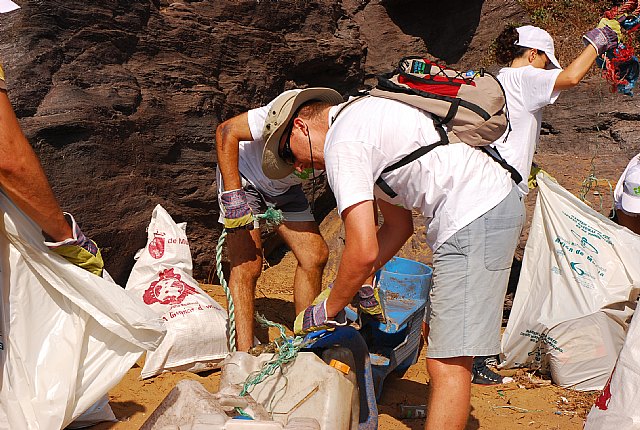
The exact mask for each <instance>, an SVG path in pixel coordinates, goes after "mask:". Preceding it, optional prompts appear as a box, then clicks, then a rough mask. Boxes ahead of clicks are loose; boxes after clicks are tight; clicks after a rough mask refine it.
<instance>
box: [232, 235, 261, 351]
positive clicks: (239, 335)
mask: <svg viewBox="0 0 640 430" xmlns="http://www.w3.org/2000/svg"><path fill="white" fill-rule="evenodd" d="M227 252H228V253H229V260H230V262H231V274H230V276H229V289H230V290H231V296H232V297H233V303H234V306H235V320H236V345H237V348H238V351H247V350H248V349H249V348H251V347H252V346H253V328H254V327H253V325H254V322H253V315H254V298H255V291H256V283H257V282H258V278H259V277H260V273H261V272H262V239H261V238H260V229H254V230H239V231H236V232H234V233H229V234H228V235H227Z"/></svg>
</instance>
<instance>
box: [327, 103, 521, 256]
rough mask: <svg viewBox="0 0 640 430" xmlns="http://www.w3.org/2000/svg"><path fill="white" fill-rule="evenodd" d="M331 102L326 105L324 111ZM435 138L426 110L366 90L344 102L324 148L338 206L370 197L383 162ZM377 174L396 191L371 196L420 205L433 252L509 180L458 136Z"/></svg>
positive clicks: (501, 193) (502, 192) (498, 197)
mask: <svg viewBox="0 0 640 430" xmlns="http://www.w3.org/2000/svg"><path fill="white" fill-rule="evenodd" d="M338 108H339V106H338V107H334V108H332V109H331V111H330V117H331V118H333V116H334V115H335V114H336V112H337V109H338ZM438 140H439V136H438V133H437V132H436V130H435V127H434V125H433V121H432V119H431V116H430V115H429V114H428V113H426V112H424V111H421V110H420V109H416V108H414V107H412V106H409V105H406V104H404V103H400V102H397V101H393V100H387V99H382V98H377V97H367V98H365V99H363V100H360V101H357V102H355V103H353V104H352V105H351V106H348V107H347V108H345V110H344V111H342V112H341V113H340V114H339V116H338V117H337V118H336V119H335V122H334V123H332V124H331V126H330V128H329V132H328V133H327V138H326V141H325V147H324V156H325V170H326V172H327V179H328V181H329V185H330V186H331V189H332V190H333V193H334V194H335V197H336V201H337V205H338V212H339V213H342V211H344V210H345V209H347V208H349V207H350V206H353V205H354V204H357V203H360V202H363V201H367V200H372V199H373V197H374V185H375V181H376V180H377V179H378V177H379V176H380V173H381V172H382V170H383V169H384V168H386V167H387V166H389V165H391V164H392V163H394V162H396V161H398V160H400V159H401V158H402V157H403V156H405V155H407V154H409V153H411V152H413V151H414V150H415V149H417V148H419V147H421V146H425V145H428V144H430V143H434V142H437V141H438ZM383 177H384V180H385V181H386V182H387V184H388V185H389V186H390V187H391V188H392V189H393V190H394V191H395V192H396V193H397V194H398V196H397V197H395V198H393V199H391V198H390V197H389V196H387V195H386V194H385V193H384V192H382V191H381V190H380V189H379V188H378V187H375V196H376V197H377V198H380V199H382V200H384V201H387V202H391V203H393V204H398V205H401V206H403V207H404V208H406V209H414V208H415V209H418V210H420V211H421V212H422V214H423V215H424V216H425V218H426V223H427V243H428V244H429V246H430V247H431V249H432V250H434V251H435V250H436V249H437V248H438V247H439V246H440V245H441V244H442V243H443V242H444V241H446V240H447V239H448V238H449V237H450V236H451V235H452V234H454V233H455V232H457V231H458V230H460V229H461V228H462V227H464V226H466V225H468V224H469V223H470V222H471V221H473V220H475V219H476V218H478V217H479V216H481V215H483V214H484V213H485V212H487V211H488V210H490V209H492V208H493V207H495V206H496V205H497V204H498V203H500V202H501V201H502V200H503V199H504V198H505V197H506V195H507V194H508V193H509V192H510V190H511V189H512V187H513V181H512V180H511V177H510V175H509V173H508V172H507V171H506V170H505V169H503V168H502V167H500V165H498V163H496V162H495V161H494V160H492V159H491V158H490V157H489V156H488V155H486V154H485V153H483V152H482V151H480V150H478V149H474V148H472V147H470V146H469V145H467V144H464V143H455V144H449V145H443V146H440V147H437V148H435V149H433V150H432V151H430V152H429V153H427V154H426V155H423V156H422V157H420V158H418V159H417V160H415V161H413V162H411V163H409V164H407V165H405V166H403V167H401V168H399V169H397V170H393V171H391V172H389V173H386V174H384V176H383Z"/></svg>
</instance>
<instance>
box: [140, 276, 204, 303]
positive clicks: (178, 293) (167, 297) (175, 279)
mask: <svg viewBox="0 0 640 430" xmlns="http://www.w3.org/2000/svg"><path fill="white" fill-rule="evenodd" d="M191 294H199V293H198V291H197V290H196V289H195V288H194V287H192V286H191V285H187V284H185V283H184V282H182V281H181V280H180V275H179V274H178V273H173V269H167V270H163V271H161V272H160V273H159V275H158V280H157V281H153V282H152V283H151V285H150V286H149V288H147V289H146V290H145V292H144V294H143V295H142V300H143V301H144V302H145V303H146V304H148V305H151V304H153V303H160V304H161V305H177V304H180V303H182V302H183V300H184V299H185V298H186V297H187V296H188V295H191Z"/></svg>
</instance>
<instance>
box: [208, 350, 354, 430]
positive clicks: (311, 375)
mask: <svg viewBox="0 0 640 430" xmlns="http://www.w3.org/2000/svg"><path fill="white" fill-rule="evenodd" d="M273 358H274V356H273V355H272V354H261V355H260V356H258V357H254V356H252V355H249V354H247V353H242V352H234V353H233V354H231V355H229V357H227V358H226V359H225V361H224V362H223V363H222V374H221V376H220V390H222V389H223V388H225V387H227V386H230V385H242V384H244V382H245V380H247V378H248V377H249V375H251V374H252V373H254V372H256V371H260V369H262V367H263V365H264V364H265V363H267V362H269V361H271V360H272V359H273ZM353 391H354V384H353V383H352V382H351V381H349V380H348V379H347V378H346V377H345V375H344V374H343V373H341V372H340V371H338V370H337V369H335V368H333V367H331V366H328V365H327V364H325V362H324V361H322V360H321V359H320V358H319V357H318V356H317V355H315V354H314V353H312V352H300V353H299V354H298V356H297V357H296V359H295V360H294V361H293V362H291V363H287V364H284V365H283V366H281V367H280V368H278V370H277V371H276V372H275V373H274V374H273V375H270V376H268V377H267V378H266V379H265V380H264V381H262V382H261V383H259V384H257V385H256V386H254V387H253V388H252V389H251V390H250V392H249V394H250V395H251V397H253V398H254V399H255V400H256V401H257V402H258V403H260V404H262V405H263V406H264V407H265V409H266V410H267V411H268V412H269V413H270V414H271V417H272V418H273V420H274V421H278V422H280V423H282V425H283V426H285V427H284V428H287V429H289V427H286V426H287V425H289V424H290V423H292V420H293V419H296V418H314V419H315V420H316V421H317V422H318V423H319V425H320V430H349V429H350V428H351V402H352V398H353ZM234 425H235V423H234ZM295 428H304V427H301V426H300V425H299V427H295ZM225 430H226V429H225Z"/></svg>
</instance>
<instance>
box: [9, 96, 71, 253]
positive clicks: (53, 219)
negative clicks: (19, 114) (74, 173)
mask: <svg viewBox="0 0 640 430" xmlns="http://www.w3.org/2000/svg"><path fill="white" fill-rule="evenodd" d="M0 186H2V189H3V190H4V191H5V192H6V193H7V195H8V196H9V198H11V200H12V201H13V202H14V203H15V204H16V205H17V206H18V207H19V208H20V209H22V211H24V213H26V214H27V215H28V216H29V217H30V218H31V219H32V220H33V221H35V222H36V224H38V225H39V226H40V228H41V229H42V231H43V232H45V233H46V234H47V235H48V236H49V237H50V238H51V239H53V240H54V241H62V240H65V239H67V238H69V237H72V235H73V233H72V231H71V227H70V226H69V224H68V223H67V221H66V220H65V218H64V216H63V214H62V210H61V209H60V205H59V203H58V201H57V200H56V198H55V196H54V195H53V191H52V190H51V186H50V185H49V182H48V180H47V178H46V176H45V173H44V170H43V169H42V165H41V164H40V160H39V159H38V157H37V155H36V153H35V152H34V150H33V148H32V147H31V145H30V144H29V142H28V141H27V138H26V137H25V135H24V133H23V132H22V129H21V128H20V124H19V123H18V119H17V118H16V115H15V113H14V111H13V107H12V106H11V102H10V101H9V97H8V96H7V93H6V91H4V90H0Z"/></svg>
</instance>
